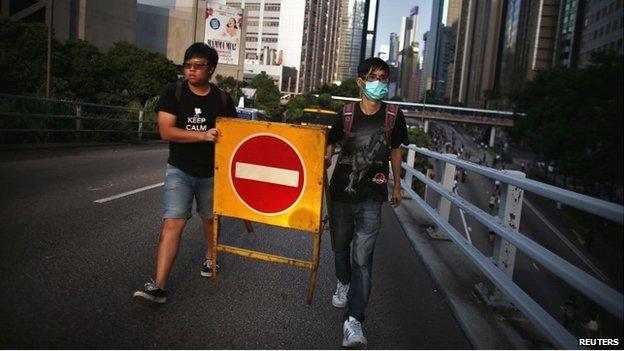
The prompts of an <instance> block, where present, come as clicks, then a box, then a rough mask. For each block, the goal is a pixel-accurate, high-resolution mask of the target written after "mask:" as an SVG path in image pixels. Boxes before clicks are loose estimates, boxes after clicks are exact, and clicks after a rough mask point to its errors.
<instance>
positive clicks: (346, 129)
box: [341, 102, 355, 145]
mask: <svg viewBox="0 0 624 351" xmlns="http://www.w3.org/2000/svg"><path fill="white" fill-rule="evenodd" d="M354 111H355V102H350V103H348V104H346V105H344V107H343V108H342V142H341V144H342V145H344V144H345V143H346V141H347V139H348V138H349V134H350V133H351V127H353V114H354Z"/></svg>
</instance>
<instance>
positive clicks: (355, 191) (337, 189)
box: [328, 103, 408, 202]
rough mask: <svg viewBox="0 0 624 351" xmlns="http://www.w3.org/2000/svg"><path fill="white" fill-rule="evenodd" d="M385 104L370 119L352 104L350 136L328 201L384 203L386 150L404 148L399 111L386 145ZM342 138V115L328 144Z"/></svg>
mask: <svg viewBox="0 0 624 351" xmlns="http://www.w3.org/2000/svg"><path fill="white" fill-rule="evenodd" d="M385 120H386V104H385V103H382V106H381V108H380V109H379V111H377V113H375V114H374V115H370V116H369V115H365V114H364V113H363V112H362V110H361V109H360V104H359V103H356V104H355V111H354V113H353V124H352V125H351V131H350V133H349V134H350V136H349V137H348V139H347V140H346V141H345V145H343V146H342V151H341V152H340V156H339V157H338V163H337V164H336V168H335V170H334V174H333V176H332V181H331V185H330V194H331V198H332V201H340V202H362V201H366V200H374V201H382V202H383V201H387V200H388V187H387V182H388V173H389V167H388V161H389V159H390V149H391V148H392V149H396V148H398V147H400V146H401V144H407V143H408V140H407V126H406V125H405V117H404V116H403V112H402V111H401V110H400V109H399V110H398V112H397V114H396V118H395V120H394V128H393V130H392V140H391V141H390V145H388V140H387V138H386V133H385V132H386V130H385ZM342 138H343V119H342V111H341V112H339V113H338V118H337V119H336V122H335V123H334V124H333V125H332V128H331V130H330V132H329V137H328V142H329V143H330V144H335V143H337V142H339V141H341V140H342Z"/></svg>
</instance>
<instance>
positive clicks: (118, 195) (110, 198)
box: [93, 183, 165, 204]
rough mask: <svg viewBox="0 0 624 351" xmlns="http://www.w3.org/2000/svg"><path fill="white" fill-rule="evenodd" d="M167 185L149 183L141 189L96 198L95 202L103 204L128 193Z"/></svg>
mask: <svg viewBox="0 0 624 351" xmlns="http://www.w3.org/2000/svg"><path fill="white" fill-rule="evenodd" d="M163 185H165V183H157V184H152V185H148V186H144V187H142V188H139V189H135V190H131V191H126V192H125V193H121V194H117V195H113V196H109V197H105V198H103V199H99V200H95V201H93V202H97V203H99V204H103V203H105V202H108V201H112V200H116V199H119V198H122V197H124V196H128V195H132V194H136V193H140V192H141V191H145V190H149V189H153V188H157V187H159V186H163Z"/></svg>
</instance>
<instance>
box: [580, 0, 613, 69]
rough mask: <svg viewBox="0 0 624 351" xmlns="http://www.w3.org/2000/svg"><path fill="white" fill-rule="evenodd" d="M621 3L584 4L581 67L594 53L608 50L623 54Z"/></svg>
mask: <svg viewBox="0 0 624 351" xmlns="http://www.w3.org/2000/svg"><path fill="white" fill-rule="evenodd" d="M622 2H623V1H622V0H593V1H586V2H585V3H586V5H585V21H584V23H583V31H582V33H583V34H582V43H581V48H580V64H581V65H582V66H585V65H587V64H588V63H589V62H590V58H591V55H592V53H594V52H598V51H602V50H606V49H610V50H613V51H615V52H617V53H619V54H620V55H622V54H623V48H622V45H623V44H622V36H623V32H622V28H623V27H624V18H623V17H624V11H623V10H622ZM577 6H578V5H577Z"/></svg>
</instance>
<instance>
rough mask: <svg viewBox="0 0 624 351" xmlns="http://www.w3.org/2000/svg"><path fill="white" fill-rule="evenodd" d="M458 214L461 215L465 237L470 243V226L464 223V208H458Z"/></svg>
mask: <svg viewBox="0 0 624 351" xmlns="http://www.w3.org/2000/svg"><path fill="white" fill-rule="evenodd" d="M459 214H460V215H461V219H462V222H463V223H464V229H465V230H466V239H468V243H469V244H470V245H472V239H471V238H470V228H468V225H467V224H466V217H465V216H464V210H462V209H461V208H460V209H459Z"/></svg>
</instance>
